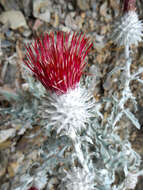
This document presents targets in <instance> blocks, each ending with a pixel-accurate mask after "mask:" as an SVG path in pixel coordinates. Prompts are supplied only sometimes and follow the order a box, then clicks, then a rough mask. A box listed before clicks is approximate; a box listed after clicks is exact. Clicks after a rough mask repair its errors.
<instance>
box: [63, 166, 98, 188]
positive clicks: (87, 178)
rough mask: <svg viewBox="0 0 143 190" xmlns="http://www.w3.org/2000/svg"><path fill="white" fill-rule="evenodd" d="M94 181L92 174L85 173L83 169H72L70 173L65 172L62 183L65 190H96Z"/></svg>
mask: <svg viewBox="0 0 143 190" xmlns="http://www.w3.org/2000/svg"><path fill="white" fill-rule="evenodd" d="M94 180H95V176H94V174H93V173H92V172H91V173H87V172H86V171H85V170H84V169H81V168H73V170H72V171H71V172H66V177H65V178H64V179H63V182H64V183H65V186H66V189H67V190H96V188H95V187H94V184H95V183H94Z"/></svg>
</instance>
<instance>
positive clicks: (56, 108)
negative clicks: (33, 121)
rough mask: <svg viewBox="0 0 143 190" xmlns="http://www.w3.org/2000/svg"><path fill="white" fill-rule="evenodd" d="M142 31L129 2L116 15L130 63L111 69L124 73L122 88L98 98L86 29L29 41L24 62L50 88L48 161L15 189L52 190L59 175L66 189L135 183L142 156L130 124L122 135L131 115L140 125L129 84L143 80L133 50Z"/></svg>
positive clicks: (45, 104) (44, 151)
mask: <svg viewBox="0 0 143 190" xmlns="http://www.w3.org/2000/svg"><path fill="white" fill-rule="evenodd" d="M142 31H143V25H142V22H141V21H140V20H139V19H138V15H137V12H136V2H135V0H125V1H124V7H123V16H122V17H121V18H120V19H119V20H118V21H116V23H115V25H114V31H113V35H112V40H113V41H114V43H116V44H117V45H118V46H123V48H124V57H125V63H124V66H122V65H121V66H116V65H115V68H114V69H113V70H112V71H111V72H110V73H109V74H108V75H107V79H109V78H110V76H111V75H112V74H113V73H115V72H117V71H119V70H121V71H123V72H122V73H123V75H121V76H120V81H121V82H122V86H123V89H122V91H121V92H119V93H114V94H112V96H108V97H103V98H101V99H100V101H99V102H96V101H95V98H94V96H93V86H92V87H91V89H92V90H91V92H90V88H89V86H90V85H89V84H88V83H89V82H91V83H92V79H93V77H92V76H88V77H87V78H86V80H85V81H84V82H85V83H84V82H83V81H82V80H81V77H82V74H83V71H84V68H85V66H86V61H85V59H86V55H87V54H88V53H89V51H90V50H91V48H92V43H91V42H90V40H89V39H88V38H87V37H86V36H85V35H82V34H80V35H79V34H76V33H73V34H70V33H63V32H57V34H54V33H51V34H45V35H44V36H43V37H42V38H37V39H36V40H35V41H34V43H33V44H32V45H29V46H27V48H26V49H27V51H26V59H25V60H24V62H25V64H26V66H27V67H28V68H29V69H30V70H31V71H32V72H33V73H34V75H35V77H36V78H37V79H38V80H39V81H40V82H41V84H42V85H43V86H44V87H45V92H44V94H42V95H41V98H40V101H41V104H40V106H39V107H38V108H39V115H40V117H41V119H42V120H44V121H45V122H44V130H45V138H47V140H46V142H45V144H43V146H42V147H41V157H42V159H43V163H42V165H41V166H39V168H38V171H40V173H38V174H39V175H38V174H35V175H34V176H30V175H29V174H27V175H25V177H24V176H23V177H22V179H21V186H20V187H18V188H17V189H16V190H20V189H24V188H27V189H29V188H31V189H39V190H42V188H45V189H46V190H49V189H50V188H49V187H48V185H47V184H48V183H50V182H49V179H50V176H58V179H59V184H58V185H57V186H56V188H57V189H61V190H64V189H65V190H77V189H79V190H127V189H134V188H135V186H136V184H137V179H138V176H139V175H143V171H142V170H140V167H141V157H140V156H139V155H138V154H137V153H136V152H135V151H134V150H133V149H132V146H131V143H130V142H129V140H128V137H129V133H128V129H126V130H125V131H124V133H125V137H121V135H120V134H119V129H121V126H120V123H121V121H123V120H124V119H125V117H126V118H127V119H129V120H130V121H131V122H132V124H133V125H135V127H137V129H140V124H139V122H138V119H137V118H136V117H135V115H134V113H133V112H132V110H130V109H129V108H128V104H127V103H128V100H131V103H133V105H134V108H135V111H136V110H137V102H136V98H135V97H134V96H133V94H132V91H131V89H130V85H131V81H133V80H137V81H139V82H141V83H143V81H142V80H141V79H140V74H141V73H142V72H143V68H140V69H139V70H138V71H137V72H135V73H133V74H132V73H131V64H132V57H133V53H132V51H131V48H132V45H135V46H137V45H138V43H139V42H141V41H142V36H143V33H142ZM88 79H89V80H88ZM93 80H95V78H94V79H93ZM92 84H93V83H92ZM86 86H88V88H86ZM101 108H102V109H101ZM104 111H105V112H106V113H108V115H107V116H106V114H105V113H104ZM123 116H125V117H123ZM122 130H123V129H122ZM59 147H60V148H59ZM69 150H70V151H69ZM57 168H58V169H57ZM56 169H57V170H58V171H57V170H56ZM41 171H43V173H42V172H41ZM36 173H37V172H36ZM37 176H38V177H37ZM39 176H40V177H39ZM35 179H36V180H35ZM25 184H26V185H25ZM24 185H25V186H24ZM23 187H24V188H23ZM31 189H30V190H31Z"/></svg>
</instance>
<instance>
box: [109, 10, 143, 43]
mask: <svg viewBox="0 0 143 190" xmlns="http://www.w3.org/2000/svg"><path fill="white" fill-rule="evenodd" d="M142 37H143V23H142V22H141V21H140V20H139V19H138V15H137V13H136V12H135V11H129V12H127V13H125V14H124V15H123V16H122V17H121V18H120V20H118V21H116V23H115V25H114V30H113V35H112V40H113V41H114V42H115V43H116V44H117V45H118V46H122V45H124V46H126V45H127V46H131V45H133V44H134V45H138V43H139V42H141V41H142Z"/></svg>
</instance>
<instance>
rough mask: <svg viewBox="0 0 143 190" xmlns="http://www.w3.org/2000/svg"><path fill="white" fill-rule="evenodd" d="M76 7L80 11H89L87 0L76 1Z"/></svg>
mask: <svg viewBox="0 0 143 190" xmlns="http://www.w3.org/2000/svg"><path fill="white" fill-rule="evenodd" d="M77 5H78V7H79V8H80V9H81V10H82V11H86V10H89V9H90V2H89V0H77Z"/></svg>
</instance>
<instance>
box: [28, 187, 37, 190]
mask: <svg viewBox="0 0 143 190" xmlns="http://www.w3.org/2000/svg"><path fill="white" fill-rule="evenodd" d="M29 190H38V189H37V188H36V187H31V188H30V189H29Z"/></svg>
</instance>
